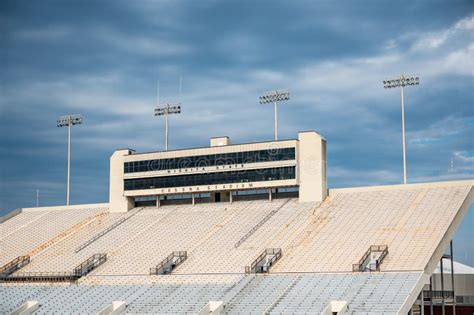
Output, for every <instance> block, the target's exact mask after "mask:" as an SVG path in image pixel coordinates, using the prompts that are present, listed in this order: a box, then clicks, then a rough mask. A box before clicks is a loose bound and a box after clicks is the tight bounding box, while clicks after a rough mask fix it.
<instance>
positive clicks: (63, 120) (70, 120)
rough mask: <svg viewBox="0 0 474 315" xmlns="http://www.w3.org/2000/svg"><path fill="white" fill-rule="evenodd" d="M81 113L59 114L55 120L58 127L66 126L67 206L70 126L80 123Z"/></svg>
mask: <svg viewBox="0 0 474 315" xmlns="http://www.w3.org/2000/svg"><path fill="white" fill-rule="evenodd" d="M82 121H83V119H82V115H78V114H76V115H67V116H60V117H59V118H58V120H57V121H56V126H58V127H68V128H67V183H66V205H68V206H69V196H70V187H71V126H74V125H80V124H82Z"/></svg>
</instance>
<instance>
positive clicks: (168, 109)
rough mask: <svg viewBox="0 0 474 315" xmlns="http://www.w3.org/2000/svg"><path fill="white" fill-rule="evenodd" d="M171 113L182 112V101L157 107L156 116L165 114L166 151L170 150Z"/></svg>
mask: <svg viewBox="0 0 474 315" xmlns="http://www.w3.org/2000/svg"><path fill="white" fill-rule="evenodd" d="M170 114H181V103H178V104H170V103H166V105H164V106H163V107H160V106H158V107H157V108H155V116H165V151H168V134H169V131H168V115H170Z"/></svg>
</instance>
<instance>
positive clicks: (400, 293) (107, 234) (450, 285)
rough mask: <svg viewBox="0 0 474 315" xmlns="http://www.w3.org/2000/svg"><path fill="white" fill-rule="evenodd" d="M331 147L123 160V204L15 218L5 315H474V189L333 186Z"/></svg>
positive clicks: (252, 147) (4, 258)
mask: <svg viewBox="0 0 474 315" xmlns="http://www.w3.org/2000/svg"><path fill="white" fill-rule="evenodd" d="M326 151H327V142H326V140H325V139H324V137H323V136H322V135H320V134H318V133H317V132H314V131H303V132H299V133H298V135H297V137H296V138H295V139H289V140H275V141H268V142H255V143H244V144H233V143H232V142H231V140H230V139H229V138H228V137H216V138H212V139H211V140H210V145H209V146H208V147H200V148H190V149H181V150H174V151H159V152H146V153H139V152H135V151H134V150H133V149H129V148H126V149H118V150H116V151H115V152H114V153H113V154H112V155H111V158H110V187H109V202H108V203H102V204H83V205H68V206H55V207H37V208H23V209H17V210H15V211H13V212H11V213H9V214H8V215H6V216H4V217H3V218H2V219H1V222H2V223H1V225H0V229H1V239H0V244H1V252H2V255H1V256H0V266H2V267H1V269H0V281H1V283H0V312H1V313H2V314H52V313H60V314H200V315H204V314H441V313H443V314H445V313H446V314H453V313H454V312H456V313H457V314H469V312H472V310H473V308H472V305H473V304H472V303H473V297H472V296H470V295H469V294H470V293H469V292H471V293H472V288H471V287H472V282H471V280H472V272H469V271H468V272H467V273H471V274H466V275H462V276H461V277H458V278H456V277H454V276H453V273H451V274H446V271H445V270H446V268H445V267H446V266H449V265H450V266H451V268H449V270H450V271H453V256H452V251H451V252H450V246H452V239H453V235H454V234H455V232H456V230H457V228H458V227H459V225H460V223H461V221H462V220H463V217H464V215H465V214H466V212H467V211H468V209H469V206H470V205H471V204H472V201H473V184H474V182H473V181H472V180H465V181H451V182H431V183H420V184H402V185H388V186H372V187H355V188H341V189H331V188H328V187H327V158H326ZM451 250H452V248H451ZM440 262H441V265H440V266H441V269H439V268H438V269H437V266H438V265H439V264H440ZM443 263H444V267H443ZM454 263H455V262H454ZM456 268H458V265H456ZM443 271H444V272H443ZM440 272H441V274H440ZM467 277H468V278H467ZM466 279H469V280H466ZM455 280H456V283H455ZM460 284H461V285H463V286H464V287H465V288H466V290H467V291H466V290H465V291H464V292H461V291H460V292H456V290H455V289H454V288H456V287H458V286H459V285H460ZM466 292H467V293H466Z"/></svg>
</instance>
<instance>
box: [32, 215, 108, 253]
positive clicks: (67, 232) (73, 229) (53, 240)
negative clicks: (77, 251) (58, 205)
mask: <svg viewBox="0 0 474 315" xmlns="http://www.w3.org/2000/svg"><path fill="white" fill-rule="evenodd" d="M106 214H107V212H100V213H97V214H94V215H93V216H90V217H87V218H85V219H84V220H82V221H80V222H79V223H76V224H74V225H73V226H71V227H70V228H68V229H66V230H64V231H62V232H61V233H59V234H58V235H56V236H55V237H53V238H51V239H49V240H48V241H46V242H45V243H43V244H41V245H39V246H37V247H36V248H34V249H33V250H31V251H30V252H29V253H28V255H30V256H33V255H36V254H38V253H40V252H42V251H43V250H45V249H47V248H48V247H50V246H52V245H54V244H56V243H57V242H59V241H61V240H62V239H64V238H66V237H68V236H69V235H71V234H74V233H76V232H77V231H79V230H80V229H81V228H82V227H84V226H86V225H89V224H91V223H92V222H94V221H95V220H100V219H101V218H103V217H104V216H105V215H106Z"/></svg>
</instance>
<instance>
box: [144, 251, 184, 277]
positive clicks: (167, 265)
mask: <svg viewBox="0 0 474 315" xmlns="http://www.w3.org/2000/svg"><path fill="white" fill-rule="evenodd" d="M187 258H188V252H187V251H174V252H172V253H171V254H169V255H168V257H166V258H165V259H163V260H162V261H161V262H160V263H159V264H158V265H156V267H153V268H150V275H167V274H170V273H171V271H173V269H174V268H176V267H177V266H178V265H180V264H182V263H183V262H184V261H185V260H186V259H187Z"/></svg>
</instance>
